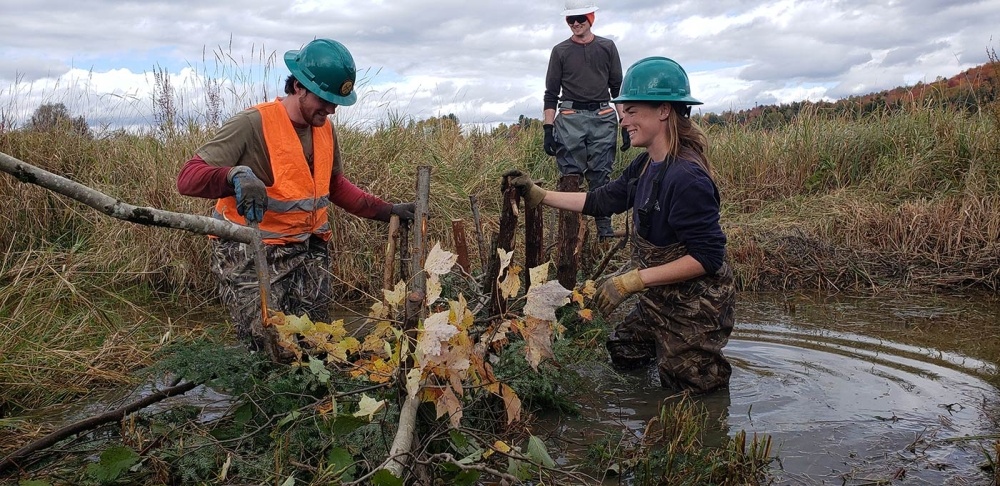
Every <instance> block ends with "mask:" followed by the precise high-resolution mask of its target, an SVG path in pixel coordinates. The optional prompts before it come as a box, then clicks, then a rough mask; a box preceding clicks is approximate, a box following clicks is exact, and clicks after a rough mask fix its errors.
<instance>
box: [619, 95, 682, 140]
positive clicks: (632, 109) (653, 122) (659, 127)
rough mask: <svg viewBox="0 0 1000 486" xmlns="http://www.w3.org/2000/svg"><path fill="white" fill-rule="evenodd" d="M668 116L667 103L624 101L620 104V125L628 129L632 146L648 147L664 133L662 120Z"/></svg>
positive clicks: (668, 106) (668, 108) (668, 107)
mask: <svg viewBox="0 0 1000 486" xmlns="http://www.w3.org/2000/svg"><path fill="white" fill-rule="evenodd" d="M669 116H670V105H669V104H666V103H663V104H660V105H658V106H657V105H653V104H651V103H644V102H629V101H626V102H625V103H623V104H622V119H621V125H622V127H624V128H625V130H626V131H628V135H629V139H631V141H632V146H633V147H649V146H650V145H651V144H652V143H653V140H654V139H655V138H656V137H657V136H658V135H661V134H664V133H666V130H665V124H664V121H666V119H667V118H668V117H669Z"/></svg>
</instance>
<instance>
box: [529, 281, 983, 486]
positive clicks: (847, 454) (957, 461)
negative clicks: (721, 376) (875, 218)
mask: <svg viewBox="0 0 1000 486" xmlns="http://www.w3.org/2000/svg"><path fill="white" fill-rule="evenodd" d="M998 307H1000V306H998V305H997V302H995V301H994V302H978V301H973V300H972V299H959V298H951V299H943V298H933V297H932V298H924V297H913V296H907V297H905V298H891V299H890V298H866V299H830V298H825V299H824V298H808V297H801V296H796V297H794V298H790V297H785V296H779V295H768V294H742V295H741V302H740V304H739V307H738V310H737V322H736V330H735V331H734V333H733V336H732V338H731V340H730V342H729V345H728V346H727V347H726V348H725V354H726V355H727V356H728V357H729V358H730V360H731V362H732V364H733V375H732V379H731V383H730V388H729V389H728V390H724V391H719V392H715V393H712V394H708V395H705V396H701V397H696V398H695V400H694V401H695V403H700V404H702V405H704V407H705V409H706V410H707V412H708V414H709V420H710V422H709V423H710V424H718V430H717V431H716V432H715V433H716V434H717V435H718V436H719V437H720V438H721V437H722V434H728V435H730V436H732V435H733V434H735V433H736V432H738V431H740V430H745V431H746V432H747V434H748V436H750V437H752V436H753V434H754V433H756V434H758V435H759V434H768V435H770V436H771V437H772V440H773V442H772V454H774V455H776V456H777V460H776V461H775V462H774V463H773V466H772V472H773V473H774V480H775V483H776V484H836V485H861V484H891V483H895V482H896V481H892V480H893V479H897V480H902V481H900V482H901V483H903V484H932V485H945V484H954V485H958V484H962V485H966V484H984V485H985V484H991V476H992V475H991V474H989V473H987V472H985V471H983V470H982V468H981V466H982V465H984V464H986V463H987V462H988V459H987V455H986V453H987V452H986V451H992V450H994V449H993V444H994V443H996V442H997V441H998V440H1000V435H998V434H1000V425H998V422H1000V391H998V389H997V388H996V386H995V385H994V384H995V383H997V382H998V379H997V373H998V371H997V363H996V358H995V357H996V356H1000V322H998V321H1000V309H998ZM976 356H978V357H979V358H977V357H976ZM982 357H986V358H985V359H984V358H982ZM578 371H580V372H581V373H582V374H584V375H585V377H586V382H587V383H586V384H585V385H584V386H585V387H588V389H587V392H586V393H581V394H580V395H581V396H580V397H577V400H578V403H579V404H580V406H581V412H582V413H581V414H580V416H578V417H574V418H571V419H567V418H566V417H547V416H543V417H542V419H541V420H540V421H539V423H538V424H537V425H536V427H539V428H541V429H542V430H538V431H537V432H536V434H537V433H539V432H544V433H546V434H548V436H549V437H552V438H554V439H556V441H559V439H564V440H562V441H559V442H561V443H562V445H563V446H564V447H563V448H562V449H561V453H562V454H563V456H562V457H561V459H562V460H563V461H567V462H570V463H579V462H580V461H582V460H584V457H585V454H586V448H587V445H588V444H593V443H596V442H598V441H600V440H601V439H602V438H604V437H615V436H619V437H620V435H621V434H622V432H623V431H624V432H625V433H626V434H629V433H631V434H634V435H635V436H638V435H640V434H642V432H643V429H644V427H645V425H646V423H647V421H648V420H649V419H650V418H652V417H654V416H656V415H657V414H658V407H659V406H660V404H662V403H663V401H664V399H665V398H666V397H667V396H668V394H669V393H668V392H667V391H665V390H663V389H661V388H660V387H659V381H658V378H657V376H656V372H655V369H650V370H649V371H648V372H641V371H640V372H637V373H635V374H628V375H624V376H616V377H614V378H612V377H609V376H608V373H607V372H606V371H605V369H604V368H600V371H593V370H589V371H588V370H578ZM711 441H712V440H711V438H706V442H711ZM619 482H622V483H627V482H628V480H627V478H615V477H610V476H609V477H608V478H606V480H605V484H617V483H619Z"/></svg>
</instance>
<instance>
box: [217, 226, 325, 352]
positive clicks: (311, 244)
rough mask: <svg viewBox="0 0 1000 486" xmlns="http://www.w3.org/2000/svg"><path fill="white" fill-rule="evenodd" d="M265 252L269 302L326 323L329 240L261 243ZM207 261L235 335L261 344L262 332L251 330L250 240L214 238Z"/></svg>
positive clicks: (254, 302) (255, 306)
mask: <svg viewBox="0 0 1000 486" xmlns="http://www.w3.org/2000/svg"><path fill="white" fill-rule="evenodd" d="M264 251H265V253H266V254H267V263H268V266H269V267H270V273H271V296H270V297H271V300H270V302H269V304H270V305H269V307H270V308H271V309H273V310H278V311H281V312H284V313H285V314H289V315H295V316H301V315H302V314H307V315H308V316H309V318H310V319H312V320H313V322H329V321H330V303H331V302H332V301H333V296H332V294H331V291H330V283H331V280H332V275H331V274H330V251H329V248H328V246H327V242H325V241H323V240H322V239H320V238H316V237H312V238H310V239H309V240H308V241H306V242H305V243H293V244H288V245H265V247H264ZM211 266H212V274H214V275H215V277H216V280H217V281H218V285H219V298H220V300H222V303H223V304H224V305H225V306H226V309H227V310H229V315H230V318H231V319H232V320H233V323H234V324H235V326H236V335H237V336H238V337H239V338H240V341H243V343H244V344H246V345H247V347H248V348H249V349H252V350H256V349H262V343H261V342H260V339H261V337H260V336H254V335H252V333H251V329H253V326H252V324H253V322H254V320H258V321H259V320H260V318H261V316H260V289H259V288H258V286H257V272H256V270H255V269H254V260H253V250H252V249H251V248H250V245H246V244H243V243H238V242H235V241H226V240H216V239H213V240H212V258H211Z"/></svg>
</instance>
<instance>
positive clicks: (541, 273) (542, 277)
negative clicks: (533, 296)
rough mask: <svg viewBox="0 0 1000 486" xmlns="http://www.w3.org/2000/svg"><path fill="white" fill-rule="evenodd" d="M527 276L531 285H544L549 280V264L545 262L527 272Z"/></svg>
mask: <svg viewBox="0 0 1000 486" xmlns="http://www.w3.org/2000/svg"><path fill="white" fill-rule="evenodd" d="M528 275H529V277H530V278H531V285H532V286H535V285H539V284H541V283H544V282H545V281H546V280H548V279H549V262H545V263H543V264H541V265H539V266H537V267H535V268H532V269H531V270H528Z"/></svg>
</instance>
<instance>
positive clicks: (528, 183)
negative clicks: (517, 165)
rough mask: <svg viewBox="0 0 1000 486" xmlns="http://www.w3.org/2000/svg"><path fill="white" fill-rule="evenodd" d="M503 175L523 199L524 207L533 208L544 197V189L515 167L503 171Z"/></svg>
mask: <svg viewBox="0 0 1000 486" xmlns="http://www.w3.org/2000/svg"><path fill="white" fill-rule="evenodd" d="M503 176H504V177H506V178H508V179H507V181H508V182H509V183H510V185H512V186H514V187H516V188H517V192H518V193H520V194H521V197H522V198H523V199H524V207H526V208H529V209H533V208H535V207H536V206H538V205H539V204H541V203H542V199H545V194H546V191H545V189H542V188H541V187H538V185H537V184H535V181H533V180H531V177H529V176H528V174H525V173H523V172H521V171H519V170H516V169H515V170H509V171H507V172H505V173H504V175H503Z"/></svg>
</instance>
